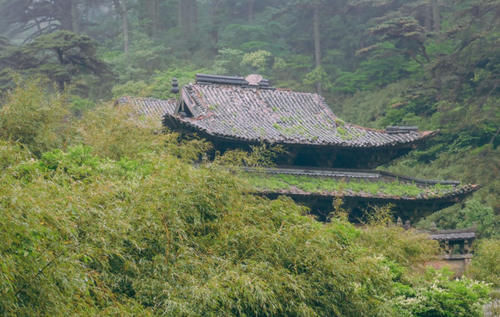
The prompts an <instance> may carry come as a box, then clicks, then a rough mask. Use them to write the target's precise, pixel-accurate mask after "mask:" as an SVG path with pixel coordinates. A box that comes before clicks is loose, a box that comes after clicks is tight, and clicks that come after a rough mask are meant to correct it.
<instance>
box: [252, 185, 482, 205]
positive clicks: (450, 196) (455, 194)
mask: <svg viewBox="0 0 500 317" xmlns="http://www.w3.org/2000/svg"><path fill="white" fill-rule="evenodd" d="M479 188H480V186H479V185H474V184H470V185H464V186H461V188H460V189H457V190H454V191H452V192H449V193H446V194H443V195H421V196H391V195H385V194H379V195H373V194H369V193H365V192H359V193H355V192H352V191H349V190H346V191H342V192H335V191H334V192H327V191H325V192H306V191H302V190H299V189H297V190H258V189H257V190H254V191H252V193H255V194H258V195H265V196H267V195H284V196H290V197H310V198H345V197H349V198H362V199H370V200H376V201H384V200H387V201H391V202H394V201H409V202H420V201H449V202H455V203H457V202H459V201H461V200H463V199H464V198H465V197H467V196H468V195H470V194H472V193H473V192H475V191H477V190H478V189H479Z"/></svg>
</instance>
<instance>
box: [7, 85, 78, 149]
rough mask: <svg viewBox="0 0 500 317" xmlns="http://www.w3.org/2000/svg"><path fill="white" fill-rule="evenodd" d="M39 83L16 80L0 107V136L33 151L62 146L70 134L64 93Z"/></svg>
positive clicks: (70, 119)
mask: <svg viewBox="0 0 500 317" xmlns="http://www.w3.org/2000/svg"><path fill="white" fill-rule="evenodd" d="M42 87H43V85H42V83H41V81H40V80H32V81H25V82H19V83H18V84H17V86H16V88H15V89H14V90H12V91H11V92H10V93H8V94H7V98H6V101H5V103H4V104H3V106H2V108H1V109H0V138H2V139H4V140H8V141H13V142H20V143H22V144H23V145H25V146H26V147H27V148H28V149H29V150H30V151H31V152H33V153H34V154H35V155H40V154H41V153H43V152H45V151H48V150H51V149H55V148H64V147H65V146H66V145H67V144H68V142H70V140H71V138H72V136H73V124H72V123H73V122H72V121H73V118H72V116H71V113H70V111H69V110H68V107H67V106H66V97H65V96H64V95H62V94H56V93H53V94H52V93H48V92H47V91H46V90H45V89H44V88H42Z"/></svg>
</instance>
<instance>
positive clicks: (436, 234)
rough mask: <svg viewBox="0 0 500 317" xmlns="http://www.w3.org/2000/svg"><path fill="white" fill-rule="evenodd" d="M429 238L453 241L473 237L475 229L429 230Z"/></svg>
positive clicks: (474, 236)
mask: <svg viewBox="0 0 500 317" xmlns="http://www.w3.org/2000/svg"><path fill="white" fill-rule="evenodd" d="M429 235H430V236H431V239H433V240H438V241H455V240H467V239H475V238H476V231H475V230H474V229H456V230H440V231H433V232H430V233H429Z"/></svg>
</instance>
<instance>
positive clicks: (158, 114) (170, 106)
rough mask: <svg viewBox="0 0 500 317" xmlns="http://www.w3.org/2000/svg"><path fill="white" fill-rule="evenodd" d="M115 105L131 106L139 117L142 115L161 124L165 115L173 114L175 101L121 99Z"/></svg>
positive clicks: (135, 98) (138, 98) (136, 98)
mask: <svg viewBox="0 0 500 317" xmlns="http://www.w3.org/2000/svg"><path fill="white" fill-rule="evenodd" d="M116 103H117V104H127V105H130V106H132V108H134V109H135V110H137V112H138V113H139V114H140V115H144V116H146V117H149V118H151V119H153V120H158V123H161V122H162V120H163V117H164V116H165V114H167V113H170V114H172V113H174V111H175V107H176V105H177V101H176V100H175V99H169V100H161V99H154V98H140V97H122V98H120V99H118V100H117V101H116Z"/></svg>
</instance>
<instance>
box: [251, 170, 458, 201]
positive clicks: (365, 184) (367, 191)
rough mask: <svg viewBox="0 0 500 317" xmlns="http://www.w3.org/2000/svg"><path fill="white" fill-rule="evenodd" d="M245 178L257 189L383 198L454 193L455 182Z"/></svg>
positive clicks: (419, 196)
mask: <svg viewBox="0 0 500 317" xmlns="http://www.w3.org/2000/svg"><path fill="white" fill-rule="evenodd" d="M243 177H244V178H245V179H247V180H248V182H249V183H250V185H251V186H252V187H253V188H254V189H255V190H257V191H286V192H297V193H299V192H305V193H311V194H312V193H317V194H326V195H340V194H346V195H348V194H351V195H363V196H381V197H387V196H390V197H394V196H398V197H415V198H433V197H440V196H444V195H446V194H449V193H452V192H454V191H455V190H456V189H457V187H456V186H453V185H441V184H436V185H427V186H418V185H416V184H414V183H408V182H401V181H389V182H388V181H382V180H376V181H373V180H372V181H370V180H365V179H349V180H345V179H342V178H333V177H317V176H305V175H289V174H278V175H268V174H262V173H243Z"/></svg>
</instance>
